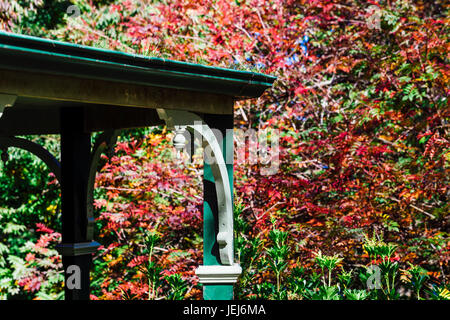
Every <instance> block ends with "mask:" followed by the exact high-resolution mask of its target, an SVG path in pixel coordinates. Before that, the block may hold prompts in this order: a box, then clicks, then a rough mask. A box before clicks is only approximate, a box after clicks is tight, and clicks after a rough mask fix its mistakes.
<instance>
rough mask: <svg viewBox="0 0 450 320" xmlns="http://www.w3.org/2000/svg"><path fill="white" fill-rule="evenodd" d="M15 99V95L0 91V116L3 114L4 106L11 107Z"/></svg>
mask: <svg viewBox="0 0 450 320" xmlns="http://www.w3.org/2000/svg"><path fill="white" fill-rule="evenodd" d="M16 99H17V96H16V95H12V94H3V93H0V118H1V117H2V116H3V112H4V111H5V108H7V107H12V106H13V105H14V103H15V102H16Z"/></svg>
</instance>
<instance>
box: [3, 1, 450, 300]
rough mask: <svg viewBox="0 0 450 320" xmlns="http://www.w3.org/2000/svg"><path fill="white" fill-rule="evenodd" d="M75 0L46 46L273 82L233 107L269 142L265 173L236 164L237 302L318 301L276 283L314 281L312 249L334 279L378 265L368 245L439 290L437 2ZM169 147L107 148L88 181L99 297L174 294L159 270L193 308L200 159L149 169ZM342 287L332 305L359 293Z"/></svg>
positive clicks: (141, 143) (441, 15)
mask: <svg viewBox="0 0 450 320" xmlns="http://www.w3.org/2000/svg"><path fill="white" fill-rule="evenodd" d="M76 4H77V6H79V8H80V11H81V16H80V17H71V16H70V15H67V16H66V18H65V21H64V23H65V25H64V26H62V27H59V28H56V27H55V28H53V29H52V30H49V32H48V34H47V36H49V37H53V38H57V39H62V40H66V41H71V42H76V43H80V44H86V45H92V46H99V47H103V48H109V49H113V50H120V51H125V52H131V53H137V54H144V55H150V56H156V57H163V58H170V59H175V60H181V61H191V62H197V63H203V64H208V65H214V66H221V67H228V68H236V69H242V70H251V71H259V72H263V73H267V74H271V75H275V76H277V77H278V80H277V81H276V82H275V84H274V86H273V88H272V89H270V90H268V91H267V92H266V93H265V94H264V95H263V96H262V97H261V98H259V99H256V100H247V101H244V102H238V103H236V109H235V127H236V128H240V129H250V128H251V129H256V130H263V129H266V128H271V129H277V130H278V132H279V133H280V137H279V138H280V150H279V152H280V153H279V158H280V168H279V170H278V172H276V173H275V174H273V175H262V174H261V170H260V169H261V167H263V166H264V165H263V164H260V163H257V164H251V163H244V164H242V163H241V164H236V165H235V177H234V180H235V186H234V187H235V203H238V204H239V205H238V206H237V208H238V210H237V211H236V215H237V219H238V223H237V227H236V228H237V235H236V236H237V243H238V247H237V251H238V256H239V258H240V259H241V263H242V265H243V266H244V270H245V273H244V275H243V277H242V279H241V282H240V283H239V288H240V289H238V290H237V292H236V294H237V296H238V297H239V298H252V297H255V295H256V296H257V297H260V298H318V296H317V295H316V294H319V292H321V291H320V290H319V289H317V290H318V291H317V292H315V293H314V294H309V295H308V294H303V293H301V294H300V293H296V294H294V293H292V295H291V296H282V295H281V293H280V292H282V291H283V290H282V280H283V279H289V281H291V284H295V283H297V282H296V281H297V280H298V279H300V278H301V275H300V273H299V271H298V270H299V268H301V267H303V268H306V270H307V272H309V273H310V274H311V276H312V277H314V276H313V275H314V271H315V272H318V271H320V270H321V269H320V268H318V265H317V263H316V262H317V261H319V262H320V261H324V260H323V259H325V258H322V256H321V255H318V252H319V251H320V252H323V253H324V254H325V255H329V256H326V257H328V258H330V257H334V255H335V254H338V255H339V256H340V257H342V260H339V259H337V258H336V259H335V261H339V264H336V266H337V265H339V266H340V267H342V268H344V269H345V270H348V269H350V268H352V267H353V266H355V265H369V264H373V262H374V261H375V262H376V264H377V265H378V264H379V263H380V261H381V262H383V261H384V260H379V259H380V257H378V258H377V259H378V260H374V259H371V257H370V255H369V254H368V253H367V251H365V250H366V249H365V248H367V245H366V246H364V245H363V244H364V243H365V242H364V241H365V240H364V239H366V237H367V235H368V236H370V237H372V235H375V236H378V237H381V235H383V239H384V241H386V242H391V243H395V244H396V247H395V249H396V251H395V252H396V253H395V256H389V257H388V258H386V261H387V262H386V263H388V262H389V263H392V264H393V265H396V268H397V267H398V266H400V267H401V268H404V270H407V271H405V273H404V276H403V279H413V278H414V275H417V274H421V273H420V272H421V271H420V270H419V269H417V268H416V269H414V268H415V267H414V268H413V267H411V268H409V267H408V266H410V265H409V263H411V264H414V265H419V266H420V267H421V268H422V267H423V268H424V270H426V271H427V272H428V273H427V275H428V276H429V277H430V278H432V281H433V282H434V283H440V284H442V286H444V287H445V286H447V287H448V273H449V267H448V262H449V257H450V254H449V248H450V241H449V237H448V213H449V212H450V206H449V194H450V189H449V186H450V178H449V177H450V165H449V161H450V137H449V120H450V108H449V106H448V94H449V85H448V84H449V83H448V81H449V62H448V58H449V55H448V48H449V44H448V43H449V41H448V40H449V39H448V37H449V36H448V35H449V34H450V32H449V29H448V23H449V21H448V6H447V4H446V3H445V2H444V1H418V0H414V1H413V0H408V1H396V0H391V1H356V0H344V1H335V0H323V1H318V0H298V1H281V0H272V1H263V0H248V1H244V0H242V1H239V0H236V1H225V0H223V1H222V0H216V1H211V0H200V1H180V0H175V1H143V0H141V1H139V0H127V1H103V2H95V1H76ZM6 28H9V29H10V30H15V29H14V25H13V24H9V26H6ZM22 28H23V29H21V32H33V30H32V29H27V28H24V27H23V26H22ZM169 138H170V135H167V133H166V132H165V131H164V132H159V131H154V132H153V133H150V134H148V135H145V136H144V137H143V138H142V139H136V140H129V139H128V140H127V139H124V140H122V141H121V142H120V143H119V144H118V146H117V148H116V152H117V154H116V155H115V156H114V157H113V158H112V159H110V161H109V162H108V164H107V165H106V167H105V168H104V169H103V171H102V172H101V174H100V175H99V176H98V182H97V188H98V189H97V191H98V193H97V195H96V202H95V204H96V208H97V215H98V226H99V228H100V229H99V230H100V232H99V235H98V236H99V239H100V240H99V241H100V242H102V243H103V244H104V246H103V247H101V248H100V249H99V253H98V257H97V259H96V262H95V263H96V269H95V270H96V273H95V274H96V279H97V280H95V281H94V287H95V288H96V289H95V295H96V296H97V297H99V298H104V299H116V298H117V299H118V298H139V299H143V298H163V297H166V298H167V297H170V292H171V291H170V289H171V288H172V289H173V288H174V287H173V286H174V283H178V284H179V283H181V282H177V281H175V280H176V279H175V278H170V276H171V275H172V274H180V275H182V278H184V279H185V280H187V281H189V285H188V287H186V288H184V287H183V289H182V290H181V291H182V292H183V293H184V296H183V297H194V298H199V297H200V291H199V288H198V286H197V283H196V278H195V277H192V276H193V268H194V267H195V266H196V265H198V264H200V263H201V192H202V190H201V173H202V172H201V164H200V162H198V163H197V164H194V165H191V166H189V167H186V166H184V165H182V164H181V163H178V162H176V161H174V160H173V159H172V160H170V161H167V162H165V163H161V162H159V161H155V159H160V158H161V157H162V158H164V154H165V152H166V151H167V150H171V149H170V148H171V146H170V145H169V144H168V141H169V140H168V139H169ZM165 150H166V151H165ZM239 152H246V151H245V150H239ZM276 230H278V231H276ZM280 232H281V233H280ZM283 232H287V234H288V235H289V236H288V237H285V238H283V237H284V236H283ZM277 237H278V238H277ZM280 237H281V238H282V239H281V238H280ZM149 239H150V240H149ZM280 239H281V240H280ZM149 241H150V242H149ZM380 241H381V240H380ZM149 243H150V244H149ZM380 243H381V242H380ZM285 246H287V247H288V248H290V250H288V252H287V253H286V252H285V251H286V250H285ZM383 246H384V244H383V245H381V244H380V247H383ZM150 248H153V249H151V250H150ZM318 256H319V257H321V258H320V259H322V260H320V259H319V258H317V257H318ZM150 257H153V258H150ZM257 257H261V258H262V259H257ZM152 259H153V260H152ZM330 259H331V258H330ZM330 259H329V260H330ZM331 260H332V259H331ZM331 260H330V261H331ZM280 261H286V262H287V265H286V267H285V268H283V266H284V264H283V263H281V262H280ZM327 261H328V260H327ZM266 262H267V263H266ZM320 263H321V262H320ZM320 263H319V265H320ZM336 266H334V269H333V270H334V271H333V272H336ZM408 268H409V269H408ZM344 269H343V270H344ZM323 270H324V269H323V268H322V271H323ZM330 270H331V269H330ZM408 270H409V271H408ZM411 270H413V271H411ZM414 270H415V271H414ZM417 270H419V271H420V272H419V271H417ZM416 271H417V272H418V273H417V272H416ZM408 272H409V273H408ZM414 272H416V273H414ZM330 274H331V271H330ZM168 277H169V278H168ZM341 277H342V279H344V278H345V273H341V274H339V279H341ZM352 277H353V280H355V279H356V278H357V277H355V276H352ZM408 277H409V278H408ZM324 278H326V277H325V275H324ZM296 279H297V280H296ZM328 280H329V281H330V277H328ZM286 281H288V280H286ZM311 281H312V283H315V282H314V281H315V280H314V281H313V280H311ZM340 281H343V282H342V283H344V280H340ZM355 281H356V280H355ZM330 282H331V281H330ZM324 283H325V284H327V282H326V281H325V282H324ZM266 284H273V285H274V286H272V287H270V286H269V285H266ZM388 285H389V284H388ZM361 286H362V284H361V283H360V284H358V285H355V288H361ZM325 287H326V286H325ZM328 287H330V288H331V285H328ZM274 288H275V289H274ZM286 288H287V289H288V290H287V292H294V291H295V290H294V289H292V287H291V286H286ZM433 288H434V287H433ZM347 289H348V290H350V291H345V293H344V291H342V292H341V293H340V294H341V296H345V297H347V298H348V297H363V296H364V294H363V293H361V292H356V291H351V290H356V289H354V288H352V289H350V288H345V290H347ZM183 290H184V291H183ZM333 290H334V289H333ZM336 290H338V289H336ZM339 290H344V289H342V288H341V287H340V289H339ZM414 290H415V289H414ZM433 290H434V289H433ZM439 290H441V289H439ZM442 290H444V289H442ZM446 290H447V289H446ZM419 291H420V290H419ZM295 292H300V291H295ZM302 292H303V291H302ZM407 292H408V291H407ZM439 292H441V293H439ZM439 292H438V295H439V294H440V295H441V296H445V293H442V292H444V291H439ZM419 293H420V292H419ZM324 294H325V296H327V297H331V296H333V295H332V294H331V293H330V292H328V291H327V292H325V293H324ZM327 294H329V295H327ZM336 296H337V295H336ZM406 296H411V295H410V293H407V294H406ZM432 296H433V295H432V294H431V293H429V294H428V296H427V297H432ZM364 297H365V296H364ZM377 297H378V298H379V297H384V298H395V297H396V295H395V294H393V293H392V292H390V291H389V292H387V291H386V293H385V295H384V296H377ZM417 297H419V294H417Z"/></svg>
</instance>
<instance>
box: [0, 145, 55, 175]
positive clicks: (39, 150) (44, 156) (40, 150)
mask: <svg viewBox="0 0 450 320" xmlns="http://www.w3.org/2000/svg"><path fill="white" fill-rule="evenodd" d="M9 147H14V148H19V149H23V150H26V151H28V152H31V153H32V154H34V155H35V156H37V157H38V158H39V159H41V160H42V161H44V163H45V164H46V165H47V166H48V168H49V169H50V171H51V172H52V173H53V174H54V175H55V177H56V179H58V181H59V182H60V183H61V164H60V163H59V161H58V160H57V159H56V158H55V157H54V156H53V155H52V154H51V153H50V152H48V151H47V150H46V149H44V147H42V146H41V145H40V144H37V143H35V142H32V141H30V140H26V139H23V138H17V137H0V149H7V148H9Z"/></svg>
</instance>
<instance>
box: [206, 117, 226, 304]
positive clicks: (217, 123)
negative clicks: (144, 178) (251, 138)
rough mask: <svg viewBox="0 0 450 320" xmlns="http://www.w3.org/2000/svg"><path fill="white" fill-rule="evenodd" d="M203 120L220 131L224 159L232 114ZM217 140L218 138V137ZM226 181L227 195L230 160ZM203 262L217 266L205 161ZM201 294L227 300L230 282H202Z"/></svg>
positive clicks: (212, 196) (212, 194)
mask: <svg viewBox="0 0 450 320" xmlns="http://www.w3.org/2000/svg"><path fill="white" fill-rule="evenodd" d="M204 121H205V123H206V124H207V125H208V126H209V127H210V128H211V129H218V130H220V131H221V133H222V136H223V140H222V152H223V156H224V158H225V159H227V158H228V159H229V158H230V155H231V159H233V156H232V155H233V135H232V134H231V132H232V131H230V130H228V135H227V129H233V116H232V115H206V116H205V117H204ZM219 142H220V141H219ZM226 167H227V172H228V177H229V181H230V188H231V195H233V162H232V161H231V163H229V161H227V162H226ZM203 198H204V200H203V201H204V202H203V265H204V266H220V265H222V264H221V262H220V255H219V246H218V243H217V233H218V230H219V226H218V207H217V195H216V187H215V181H214V176H213V173H212V171H211V166H210V165H209V164H207V163H206V162H205V165H204V173H203ZM203 298H204V299H205V300H231V299H233V284H229V283H223V284H219V283H217V284H214V283H205V284H203Z"/></svg>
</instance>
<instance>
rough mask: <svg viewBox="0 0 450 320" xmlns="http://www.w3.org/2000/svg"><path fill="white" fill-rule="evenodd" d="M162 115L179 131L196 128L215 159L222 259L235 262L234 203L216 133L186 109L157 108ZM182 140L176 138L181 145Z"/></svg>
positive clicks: (213, 165) (169, 125)
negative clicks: (181, 128)
mask: <svg viewBox="0 0 450 320" xmlns="http://www.w3.org/2000/svg"><path fill="white" fill-rule="evenodd" d="M157 110H158V115H159V117H160V118H161V119H162V120H164V121H165V122H166V124H167V126H168V127H169V128H171V129H177V132H180V126H183V127H185V128H186V129H188V130H189V131H195V132H197V133H198V134H200V135H201V137H202V145H203V147H204V148H205V147H207V146H209V148H210V149H211V153H212V157H213V159H210V160H211V161H210V162H211V163H210V166H211V170H212V173H213V176H214V181H215V185H216V194H217V205H218V211H219V214H218V219H219V232H218V234H217V243H218V245H219V255H220V262H221V263H222V264H223V265H227V266H232V265H233V261H234V259H233V252H234V251H233V239H234V238H233V203H232V197H231V188H230V181H229V179H228V171H227V167H226V164H225V160H224V157H223V154H222V149H221V147H220V144H219V142H218V141H217V138H216V136H215V135H214V132H213V131H212V130H211V128H210V127H209V126H208V125H206V124H205V123H204V121H203V120H202V119H201V118H200V117H199V116H198V115H196V114H194V113H191V112H187V111H175V110H166V109H157ZM181 142H182V141H181V140H177V141H176V143H177V144H180V143H181Z"/></svg>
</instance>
